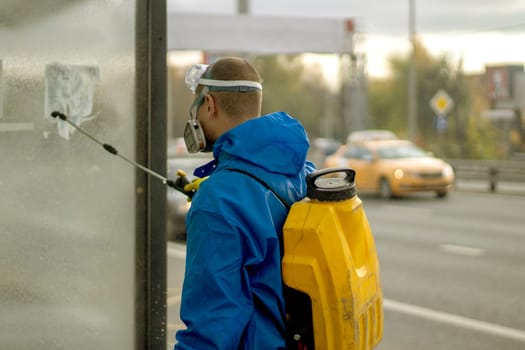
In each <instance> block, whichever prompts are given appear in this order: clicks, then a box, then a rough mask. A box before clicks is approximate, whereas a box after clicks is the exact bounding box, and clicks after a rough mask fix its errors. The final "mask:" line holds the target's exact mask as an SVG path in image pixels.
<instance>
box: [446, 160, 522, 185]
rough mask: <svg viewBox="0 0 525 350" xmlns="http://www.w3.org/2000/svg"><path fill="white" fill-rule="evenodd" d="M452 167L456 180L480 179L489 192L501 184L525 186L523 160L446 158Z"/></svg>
mask: <svg viewBox="0 0 525 350" xmlns="http://www.w3.org/2000/svg"><path fill="white" fill-rule="evenodd" d="M447 162H448V163H449V164H450V165H451V166H452V167H453V168H454V171H455V174H456V182H458V181H482V182H485V183H486V184H487V190H488V191H489V192H497V191H498V188H499V187H500V185H501V184H503V183H505V184H508V183H510V184H514V185H520V186H524V188H525V160H471V159H447Z"/></svg>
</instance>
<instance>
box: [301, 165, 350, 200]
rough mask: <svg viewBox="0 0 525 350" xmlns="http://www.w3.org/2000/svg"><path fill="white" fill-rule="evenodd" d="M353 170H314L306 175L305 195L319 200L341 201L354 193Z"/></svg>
mask: <svg viewBox="0 0 525 350" xmlns="http://www.w3.org/2000/svg"><path fill="white" fill-rule="evenodd" d="M354 179H355V171H354V170H353V169H350V168H327V169H320V170H316V171H314V172H312V173H310V174H308V175H307V176H306V185H307V187H306V196H307V197H309V198H310V199H317V200H319V201H323V202H328V201H342V200H346V199H350V198H352V197H354V196H355V195H356V192H357V191H356V188H355V182H354Z"/></svg>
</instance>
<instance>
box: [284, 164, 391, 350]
mask: <svg viewBox="0 0 525 350" xmlns="http://www.w3.org/2000/svg"><path fill="white" fill-rule="evenodd" d="M337 173H343V174H344V175H345V176H344V177H333V175H335V174H337ZM354 177H355V172H354V171H353V170H351V169H323V170H319V171H315V172H313V173H311V174H310V175H308V177H307V185H308V189H307V198H305V199H303V200H302V201H300V202H297V203H295V204H294V205H292V208H291V210H290V212H289V213H288V217H287V220H286V222H285V225H284V229H283V240H284V258H283V261H282V270H283V281H284V283H285V285H286V286H288V287H290V288H292V290H291V291H290V290H288V291H287V293H288V295H287V298H286V303H287V310H288V314H289V315H288V316H289V325H290V327H289V328H290V329H289V332H291V333H292V334H291V336H292V337H293V340H294V341H295V342H296V344H297V349H303V350H312V349H316V350H322V349H325V350H331V349H351V350H365V349H373V348H374V347H375V346H376V345H377V344H378V343H379V341H380V340H381V338H382V335H383V295H382V291H381V283H380V279H379V262H378V257H377V253H376V248H375V243H374V239H373V236H372V232H371V230H370V226H369V223H368V219H367V217H366V214H365V211H364V209H363V205H362V202H361V199H360V198H359V197H358V196H357V194H356V189H355V183H354Z"/></svg>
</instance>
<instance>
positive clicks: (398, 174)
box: [394, 169, 405, 180]
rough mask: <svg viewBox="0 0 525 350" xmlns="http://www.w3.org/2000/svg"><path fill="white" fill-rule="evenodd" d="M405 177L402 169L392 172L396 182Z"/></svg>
mask: <svg viewBox="0 0 525 350" xmlns="http://www.w3.org/2000/svg"><path fill="white" fill-rule="evenodd" d="M403 176H405V172H404V171H403V169H396V170H394V178H395V179H397V180H401V179H402V178H403Z"/></svg>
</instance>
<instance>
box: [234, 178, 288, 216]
mask: <svg viewBox="0 0 525 350" xmlns="http://www.w3.org/2000/svg"><path fill="white" fill-rule="evenodd" d="M227 170H229V171H235V172H238V173H241V174H244V175H247V176H249V177H251V178H252V179H254V180H255V181H257V182H258V183H260V184H261V185H263V186H264V187H265V188H267V189H268V190H270V191H271V192H272V193H273V194H274V195H275V197H277V199H279V201H280V202H281V203H282V204H283V205H284V207H285V208H286V209H287V210H288V211H289V210H290V207H291V205H290V204H288V203H287V202H286V201H285V200H284V198H283V197H281V196H280V195H279V194H278V193H277V192H275V191H274V190H273V189H272V188H271V187H270V186H269V185H268V184H267V183H266V182H264V181H263V180H261V179H260V178H258V177H257V176H255V175H253V174H252V173H249V172H247V171H246V170H242V169H236V168H229V169H227Z"/></svg>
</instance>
